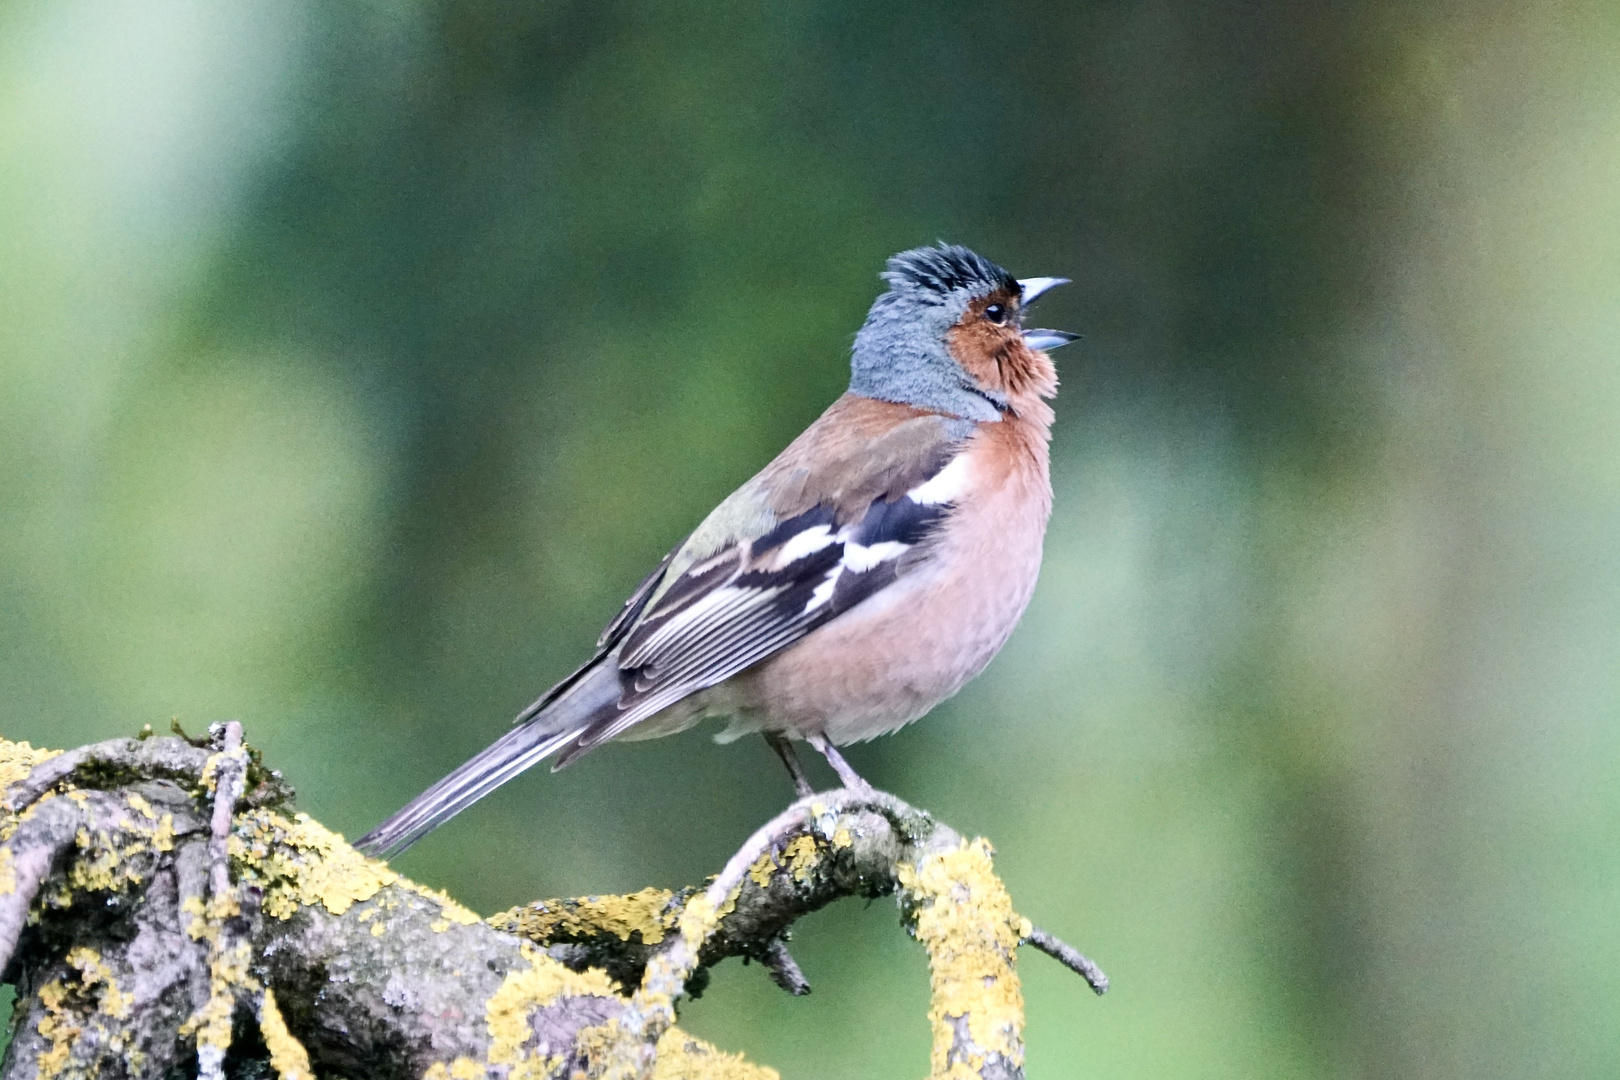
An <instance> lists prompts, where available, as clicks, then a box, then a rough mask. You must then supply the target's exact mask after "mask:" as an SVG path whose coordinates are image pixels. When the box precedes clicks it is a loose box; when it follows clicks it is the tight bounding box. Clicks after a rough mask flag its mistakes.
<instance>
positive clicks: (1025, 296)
mask: <svg viewBox="0 0 1620 1080" xmlns="http://www.w3.org/2000/svg"><path fill="white" fill-rule="evenodd" d="M1068 283H1069V279H1068V278H1066V277H1027V278H1020V279H1019V281H1018V289H1019V293H1018V296H1019V303H1020V304H1022V305H1023V306H1024V307H1029V305H1031V304H1033V303H1034V302H1035V301H1036V300H1038V299H1040V296H1041V294H1042V293H1044V292H1046V291H1048V290H1050V289H1055V288H1057V287H1058V286H1059V285H1067V284H1068Z"/></svg>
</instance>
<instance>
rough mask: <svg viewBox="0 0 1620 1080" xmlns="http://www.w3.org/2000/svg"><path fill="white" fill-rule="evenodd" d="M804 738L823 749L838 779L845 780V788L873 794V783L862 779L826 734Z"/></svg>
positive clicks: (823, 753) (864, 793)
mask: <svg viewBox="0 0 1620 1080" xmlns="http://www.w3.org/2000/svg"><path fill="white" fill-rule="evenodd" d="M804 739H805V742H807V743H809V744H810V745H811V746H813V747H815V748H816V749H817V750H820V751H821V755H822V756H823V757H825V758H826V759H827V764H829V765H831V766H832V767H833V772H835V773H837V774H838V779H839V780H841V781H843V783H844V787H845V788H847V789H848V790H850V791H856V792H860V793H861V794H862V795H870V794H872V791H873V788H872V785H871V784H868V783H867V782H866V781H865V780H863V779H861V774H860V773H858V772H856V771H855V770H854V768H853V767H851V766H850V763H849V762H847V761H845V760H844V755H843V754H840V753H839V752H838V748H837V747H836V746H834V745H833V744H832V743H830V742H828V741H827V737H826V736H825V735H806V736H805V737H804Z"/></svg>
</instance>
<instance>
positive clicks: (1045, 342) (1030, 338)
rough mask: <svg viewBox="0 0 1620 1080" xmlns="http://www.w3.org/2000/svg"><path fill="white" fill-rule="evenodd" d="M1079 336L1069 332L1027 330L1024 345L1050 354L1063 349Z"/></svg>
mask: <svg viewBox="0 0 1620 1080" xmlns="http://www.w3.org/2000/svg"><path fill="white" fill-rule="evenodd" d="M1079 336H1080V335H1079V334H1071V333H1069V332H1068V331H1067V330H1025V331H1024V344H1025V345H1028V346H1029V347H1030V348H1032V349H1041V350H1043V351H1046V352H1050V351H1051V350H1053V349H1061V348H1062V347H1063V346H1065V345H1067V344H1068V343H1069V342H1071V341H1074V340H1075V339H1076V338H1078V337H1079Z"/></svg>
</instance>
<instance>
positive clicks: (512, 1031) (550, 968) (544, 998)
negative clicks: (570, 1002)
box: [484, 946, 618, 1080]
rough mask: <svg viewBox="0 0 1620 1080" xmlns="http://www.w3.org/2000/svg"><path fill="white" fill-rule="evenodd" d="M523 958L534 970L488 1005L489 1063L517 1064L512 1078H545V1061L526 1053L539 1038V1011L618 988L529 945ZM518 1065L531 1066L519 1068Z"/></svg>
mask: <svg viewBox="0 0 1620 1080" xmlns="http://www.w3.org/2000/svg"><path fill="white" fill-rule="evenodd" d="M523 955H524V957H525V958H526V959H528V961H529V966H528V967H526V968H521V969H517V970H514V971H512V972H510V973H508V974H507V976H506V978H505V979H504V980H503V981H502V982H501V986H500V989H498V990H496V991H495V993H494V994H492V995H490V999H489V1001H488V1002H487V1003H486V1004H485V1006H484V1023H485V1026H486V1027H487V1028H488V1030H489V1054H488V1058H489V1064H491V1065H507V1066H513V1067H514V1068H513V1071H512V1072H511V1073H510V1074H509V1080H515V1078H516V1077H518V1076H520V1075H524V1074H525V1073H527V1074H529V1075H533V1076H543V1075H544V1065H545V1062H544V1061H543V1060H536V1059H535V1058H532V1057H530V1055H529V1054H528V1053H527V1052H526V1051H525V1050H524V1045H525V1044H526V1043H527V1042H528V1041H529V1040H530V1039H531V1038H533V1037H534V1026H533V1024H531V1023H530V1016H531V1015H532V1014H533V1013H534V1011H535V1010H536V1009H544V1008H546V1007H547V1006H550V1005H553V1004H555V1003H556V1002H557V1001H559V1000H560V999H562V998H565V997H612V996H613V995H614V994H615V993H617V992H618V984H617V983H615V982H614V981H613V980H612V979H610V978H608V976H607V975H606V973H604V972H602V971H600V970H597V969H595V968H592V969H590V970H587V971H583V972H576V971H570V970H569V969H568V968H565V967H563V966H562V965H561V964H559V963H557V961H555V960H553V959H551V958H550V957H549V956H545V955H542V954H540V953H537V952H535V951H534V950H532V949H530V948H529V947H528V946H524V948H523ZM517 1066H529V1067H530V1068H528V1069H525V1070H518V1069H517V1068H516V1067H517Z"/></svg>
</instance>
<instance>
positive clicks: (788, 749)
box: [765, 731, 815, 799]
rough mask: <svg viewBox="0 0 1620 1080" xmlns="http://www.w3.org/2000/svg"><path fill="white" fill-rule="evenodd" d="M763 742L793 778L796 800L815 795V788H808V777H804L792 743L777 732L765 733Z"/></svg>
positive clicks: (797, 753) (802, 767)
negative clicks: (768, 745) (774, 752)
mask: <svg viewBox="0 0 1620 1080" xmlns="http://www.w3.org/2000/svg"><path fill="white" fill-rule="evenodd" d="M765 741H766V742H767V743H769V744H770V747H771V749H772V750H775V751H776V756H777V757H779V758H781V759H782V764H783V765H786V766H787V771H788V775H789V776H791V777H793V792H794V795H795V796H796V797H797V798H800V799H802V798H804V797H805V796H806V795H813V794H815V788H813V787H811V786H810V779H809V777H807V776H805V775H804V766H802V765H800V764H799V752H798V751H797V750H795V749H793V743H791V742H789V741H788V737H787V736H786V735H783V734H782V733H781V732H779V731H767V732H766V733H765Z"/></svg>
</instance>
